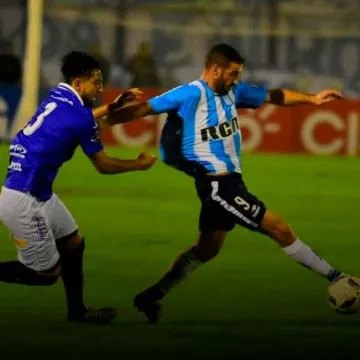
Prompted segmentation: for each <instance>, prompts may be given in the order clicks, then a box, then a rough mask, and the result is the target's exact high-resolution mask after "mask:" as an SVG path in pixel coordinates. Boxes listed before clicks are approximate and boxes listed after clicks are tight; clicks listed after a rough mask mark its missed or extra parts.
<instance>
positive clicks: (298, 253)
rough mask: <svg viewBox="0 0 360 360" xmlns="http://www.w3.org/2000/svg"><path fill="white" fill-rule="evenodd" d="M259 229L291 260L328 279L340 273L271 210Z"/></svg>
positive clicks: (266, 214) (333, 278) (331, 279)
mask: <svg viewBox="0 0 360 360" xmlns="http://www.w3.org/2000/svg"><path fill="white" fill-rule="evenodd" d="M260 231H261V232H262V233H264V234H266V235H268V236H270V237H271V238H272V239H274V240H275V241H276V242H277V243H278V244H279V245H280V247H281V248H282V249H283V251H284V252H285V253H286V254H287V255H289V256H290V257H291V258H292V259H293V260H295V261H296V262H298V263H299V264H301V265H303V266H305V267H307V268H309V269H311V270H313V271H315V272H316V273H318V274H320V275H322V276H324V277H326V278H327V279H328V280H329V281H334V280H335V279H336V278H338V277H339V276H340V275H341V272H339V271H337V270H336V269H335V268H333V267H332V266H331V265H329V264H328V263H327V262H326V261H325V260H324V259H323V258H321V257H320V256H319V255H317V254H316V253H315V252H314V251H313V250H312V249H311V248H310V247H309V246H308V245H306V244H305V243H303V242H302V241H301V240H300V239H299V238H298V237H297V235H296V234H295V233H294V231H293V230H292V229H291V227H290V225H289V224H288V223H287V222H286V221H285V220H283V219H282V218H281V217H280V216H278V215H276V214H275V213H274V212H273V211H270V210H267V211H266V212H265V215H264V218H263V220H262V222H261V226H260Z"/></svg>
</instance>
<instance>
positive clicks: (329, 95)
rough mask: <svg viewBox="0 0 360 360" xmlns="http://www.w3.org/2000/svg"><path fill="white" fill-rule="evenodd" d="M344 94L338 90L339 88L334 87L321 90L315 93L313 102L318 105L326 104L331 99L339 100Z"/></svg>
mask: <svg viewBox="0 0 360 360" xmlns="http://www.w3.org/2000/svg"><path fill="white" fill-rule="evenodd" d="M343 98H344V95H343V94H342V93H341V92H339V91H337V90H332V89H327V90H323V91H320V92H319V93H317V94H315V95H314V96H313V99H312V100H313V103H314V104H316V105H321V104H325V103H327V102H329V101H334V100H338V99H343Z"/></svg>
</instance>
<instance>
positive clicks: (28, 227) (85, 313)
mask: <svg viewBox="0 0 360 360" xmlns="http://www.w3.org/2000/svg"><path fill="white" fill-rule="evenodd" d="M61 70H62V74H63V77H64V82H62V83H60V84H58V85H57V86H56V87H55V88H53V89H52V90H51V91H50V92H49V95H48V97H47V99H46V100H45V101H44V102H43V103H42V104H41V105H40V107H39V108H38V110H37V111H36V113H35V114H34V116H33V117H32V119H30V121H29V122H28V124H27V125H26V126H25V127H24V128H23V129H22V130H21V131H20V132H19V133H18V134H17V135H16V136H15V137H14V138H13V140H12V142H11V145H10V162H9V167H8V173H7V176H6V180H5V183H4V185H3V187H2V190H1V194H0V220H1V221H3V222H4V224H5V226H6V227H8V229H9V230H10V232H11V234H12V237H13V239H14V241H15V244H16V245H17V248H18V260H17V261H8V262H1V263H0V282H7V283H18V284H24V285H51V284H54V283H55V282H56V281H57V279H58V277H59V276H61V278H62V280H63V282H64V287H65V292H66V296H67V306H68V320H69V321H76V322H90V323H104V322H108V321H110V320H111V319H113V318H114V317H115V315H116V310H115V309H114V308H101V309H88V308H87V307H86V306H85V304H84V301H83V252H84V248H85V242H84V238H83V237H82V236H81V235H80V232H79V230H78V226H77V224H76V222H75V220H74V218H73V217H72V215H71V214H70V212H69V210H68V209H67V208H66V207H65V205H64V204H63V203H62V202H61V200H60V199H59V198H58V197H57V196H56V194H54V193H53V190H52V185H53V182H54V180H55V177H56V175H57V173H58V171H59V169H60V167H61V166H62V164H63V163H64V162H66V161H68V160H70V159H71V158H72V156H73V154H74V151H75V149H76V148H77V147H78V146H80V147H81V148H82V150H83V152H84V153H85V154H86V155H87V156H88V157H89V158H90V160H91V161H92V163H93V164H94V166H95V168H96V169H97V170H98V171H99V172H100V173H102V174H120V173H124V172H127V171H136V170H147V169H149V168H150V167H151V166H152V165H153V164H154V162H155V160H156V158H155V157H154V156H151V155H148V154H146V153H143V154H140V156H139V157H138V158H137V159H134V160H120V159H116V158H112V157H109V156H108V155H107V154H106V153H105V151H104V149H103V145H102V143H101V141H100V139H99V136H98V126H97V123H96V121H95V117H96V118H105V117H106V116H108V115H111V113H112V112H113V111H116V109H117V108H119V107H120V106H122V105H123V104H124V102H125V101H130V100H133V99H134V98H136V95H137V91H136V89H135V90H134V91H130V92H127V93H124V94H122V96H119V97H118V98H117V99H116V100H115V101H114V102H113V103H111V104H108V105H103V106H101V107H99V108H96V109H94V111H93V110H92V107H93V105H94V101H95V99H96V97H97V96H98V95H99V94H100V93H101V92H102V91H103V83H102V75H101V69H100V64H99V63H98V62H97V61H96V60H95V59H93V58H92V57H91V56H89V55H87V54H85V53H82V52H71V53H69V54H67V55H66V56H65V57H64V59H63V64H62V68H61Z"/></svg>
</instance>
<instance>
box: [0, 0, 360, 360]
mask: <svg viewBox="0 0 360 360" xmlns="http://www.w3.org/2000/svg"><path fill="white" fill-rule="evenodd" d="M30 3H31V1H24V0H9V1H6V0H0V139H1V141H2V142H3V143H4V144H3V145H2V146H0V169H1V170H0V179H2V178H3V177H4V176H5V173H6V166H7V162H8V155H7V145H6V144H7V142H8V141H9V140H10V139H11V136H12V134H13V133H14V132H15V131H16V130H17V129H19V128H21V127H22V125H23V124H24V122H26V121H27V120H28V116H27V115H26V114H31V112H32V111H33V109H34V108H35V107H36V106H37V104H38V102H39V101H41V99H42V98H43V97H44V96H46V93H47V91H48V89H49V88H50V87H51V86H53V85H55V84H56V83H57V82H58V81H60V71H59V64H60V60H61V57H62V56H63V55H64V54H65V53H66V52H68V51H69V50H71V49H80V50H84V51H87V52H90V53H92V54H93V55H95V56H97V57H98V58H99V59H100V61H101V62H102V64H103V68H104V74H105V80H106V91H105V93H104V96H103V99H102V101H108V100H110V99H111V98H113V97H114V96H115V94H117V92H118V91H119V89H123V88H128V87H130V86H139V87H141V88H142V89H144V90H145V93H146V96H152V95H154V94H157V93H159V92H161V91H163V90H166V89H168V88H170V87H173V86H176V85H178V84H181V83H184V82H188V81H191V80H193V79H195V78H197V77H198V76H199V74H200V72H201V69H202V66H203V58H204V54H205V53H206V51H207V49H208V48H209V46H211V45H212V44H214V43H216V42H219V41H224V42H228V43H230V44H232V45H234V46H236V47H237V48H238V49H239V51H240V52H241V53H242V54H243V56H244V57H245V58H246V72H245V74H244V78H245V79H247V80H251V81H253V82H255V83H259V84H265V85H267V86H269V87H280V86H284V87H289V88H295V89H299V90H302V91H308V92H313V91H317V90H319V89H321V88H325V87H335V88H337V89H340V90H342V91H343V92H344V93H345V95H346V97H347V100H344V101H337V102H334V103H332V104H329V105H325V106H322V107H313V106H302V107H297V108H286V109H285V108H277V107H274V106H268V105H267V106H264V107H262V108H260V109H258V110H256V111H241V112H240V113H241V114H240V115H241V117H240V119H241V126H242V131H243V138H244V145H243V148H244V150H245V154H244V156H243V167H244V171H245V178H246V180H247V181H248V183H249V187H250V189H251V190H252V191H253V192H255V193H257V194H258V195H259V196H260V197H262V198H263V199H264V200H265V202H266V203H267V204H269V205H270V207H273V208H275V209H276V210H278V211H279V213H281V214H282V215H283V216H285V217H286V218H287V219H289V221H290V222H291V223H292V224H293V225H294V227H295V229H296V230H297V231H298V232H299V234H300V236H301V238H302V239H303V240H304V241H306V242H308V243H309V244H310V245H311V246H313V247H314V248H315V249H317V250H318V251H319V253H321V254H322V255H324V256H325V257H326V258H328V259H329V260H330V261H331V262H333V263H335V265H336V266H339V267H341V268H343V269H344V270H345V271H348V272H352V273H357V274H360V264H359V260H358V259H359V255H358V254H359V251H360V244H359V230H360V227H359V213H358V204H359V202H360V201H359V200H360V193H359V186H358V184H359V181H360V166H359V159H358V156H359V154H360V130H359V127H360V124H359V121H360V120H359V115H360V100H359V99H360V22H359V20H358V14H359V10H360V2H359V1H358V0H221V1H220V0H216V1H215V0H137V1H136V0H87V1H86V0H44V1H43V9H42V11H43V14H41V11H40V13H39V10H40V5H41V2H40V0H38V1H37V0H34V1H33V2H32V4H33V5H34V6H35V8H37V11H35V12H32V16H34V18H35V19H36V16H38V17H39V19H40V20H39V19H38V20H36V21H35V22H31V21H29V17H28V16H29V14H30V13H31V11H30V10H31V9H30V8H29V6H28V5H29V4H30ZM35 8H34V9H35ZM39 15H40V16H39ZM30 27H32V29H33V30H34V29H35V30H34V31H35V35H34V36H32V37H31V36H30V37H29V36H28V35H29V32H28V30H29V28H30ZM38 30H41V34H40V33H39V32H38ZM37 41H38V42H39V41H40V43H39V45H38V46H36V45H34V46H33V47H32V48H31V47H30V50H31V51H30V53H31V55H29V51H28V50H29V46H28V45H29V43H31V42H33V43H34V44H36V42H37ZM40 44H41V46H40ZM25 58H27V61H24V59H25ZM37 58H38V59H39V61H38V65H39V66H37V65H36V64H37ZM27 62H28V63H31V62H32V64H35V65H33V66H32V67H31V68H30V70H29V69H27V67H26V63H27ZM37 69H38V70H37ZM22 75H24V76H22ZM22 94H27V95H26V96H25V97H23V100H22V101H20V99H21V95H22ZM162 123H163V117H148V118H145V119H138V120H136V121H134V122H133V123H131V124H127V125H126V126H117V127H115V128H114V129H113V130H112V131H109V132H106V133H104V134H103V139H104V142H105V143H106V144H107V146H108V148H109V151H110V152H111V153H114V154H117V155H119V156H122V157H132V156H135V155H136V154H137V153H138V152H139V151H140V150H142V149H144V148H146V149H148V148H151V149H152V151H154V152H155V151H156V146H157V141H158V134H159V131H160V130H161V126H162ZM309 155H310V156H309ZM325 155H326V156H325ZM55 190H56V191H57V192H58V194H59V195H60V196H61V198H62V199H63V200H64V202H65V203H66V204H67V205H68V207H69V208H70V210H71V211H72V212H73V214H74V216H75V217H76V219H77V220H78V223H79V225H80V228H81V229H82V233H83V234H84V235H85V237H86V238H87V244H88V245H87V252H86V263H85V276H86V284H87V285H86V295H87V299H89V303H90V304H91V305H97V304H103V303H106V304H105V305H107V304H109V305H116V306H119V308H120V311H119V312H120V314H119V318H118V320H117V321H116V322H115V323H114V324H113V325H112V326H109V327H106V328H94V327H90V328H89V327H84V326H76V325H71V326H69V325H68V324H67V323H66V322H65V320H64V311H65V308H64V295H63V291H62V285H61V284H60V283H59V284H57V285H56V286H55V287H54V288H52V289H32V288H21V287H16V286H4V285H0V329H1V330H0V332H1V335H2V336H0V351H1V354H6V355H7V356H4V359H8V358H10V356H12V357H14V356H15V357H16V356H18V357H19V358H20V357H23V356H28V355H29V354H30V353H31V354H32V353H34V354H36V355H37V357H38V358H41V357H45V356H47V357H48V356H50V352H51V357H52V358H54V359H57V358H62V359H63V358H64V357H65V356H66V357H67V358H69V359H72V358H75V357H79V356H80V357H84V356H89V357H91V356H93V357H95V356H102V357H103V358H109V359H110V358H113V357H114V356H115V354H116V355H117V356H121V357H122V358H123V359H125V358H126V359H139V358H140V357H143V356H146V357H147V358H151V359H152V358H167V359H185V358H189V359H190V358H198V359H203V358H204V359H213V358H214V359H215V358H224V359H233V358H240V359H264V358H269V357H270V358H277V359H285V358H286V359H303V358H305V357H307V358H309V359H323V358H324V359H325V358H326V359H332V358H334V359H335V358H336V359H339V358H344V359H345V358H346V357H347V356H349V357H350V356H352V357H353V358H354V356H355V358H357V357H358V350H357V347H356V344H357V342H358V335H359V323H360V320H359V317H358V316H357V317H341V316H340V315H337V314H334V313H332V312H331V310H330V309H329V307H328V306H327V304H326V284H325V283H324V282H323V280H322V279H319V278H317V277H316V276H314V275H313V274H311V273H310V272H308V271H306V270H304V269H302V268H299V267H298V266H297V265H294V264H293V263H292V262H291V261H289V260H288V259H287V258H286V257H285V256H284V255H282V254H281V253H280V251H279V249H278V248H277V247H276V246H275V245H274V244H273V243H271V242H269V241H267V240H266V239H265V238H262V237H261V236H260V235H258V234H253V233H250V232H248V231H246V230H244V229H236V230H235V231H234V232H233V233H232V234H231V236H230V238H229V241H228V242H227V244H226V247H225V249H224V251H223V253H222V254H221V255H220V256H219V258H218V259H216V260H215V261H214V262H213V263H212V264H208V265H206V267H204V269H201V270H200V271H199V273H198V274H195V275H194V277H193V279H191V280H189V281H188V282H187V283H185V284H183V285H182V286H181V288H179V289H178V290H176V291H174V293H172V294H171V295H169V298H168V299H167V301H166V308H165V315H166V317H165V319H164V321H163V323H162V324H160V325H159V326H157V327H156V328H152V327H148V326H147V325H146V324H145V323H144V321H143V319H142V317H141V315H139V314H137V313H135V311H133V309H132V307H131V301H132V297H133V295H134V294H135V293H136V292H137V291H138V290H140V289H142V288H143V287H145V286H147V285H148V284H149V283H150V282H151V281H153V280H154V279H156V278H157V277H158V276H159V275H160V274H161V273H162V271H163V270H164V268H166V266H167V265H168V264H169V262H170V261H171V260H172V259H173V257H174V256H175V255H176V253H177V252H178V251H180V250H183V249H184V248H186V247H188V246H189V245H190V244H191V243H192V242H193V241H194V240H195V236H196V231H197V214H198V211H199V204H198V202H197V200H196V197H195V191H194V189H193V184H192V181H191V180H189V179H188V178H186V177H184V176H183V175H182V174H177V173H176V172H175V171H173V170H171V169H168V168H166V167H165V166H163V165H161V164H159V165H157V166H156V167H155V168H154V169H152V170H151V171H149V172H148V173H139V174H126V175H122V176H119V177H111V178H109V177H102V176H100V175H98V174H96V172H95V171H94V170H93V169H92V168H91V165H90V163H89V162H88V161H87V160H86V159H85V158H84V156H83V155H81V154H77V155H76V158H75V159H74V161H73V162H70V163H69V164H67V165H66V166H65V167H64V169H63V170H62V171H61V172H60V177H59V179H58V180H57V182H56V184H55ZM0 240H1V242H0V260H5V259H10V258H14V256H15V249H14V247H13V246H12V244H11V243H10V242H9V241H8V234H7V231H6V230H5V229H4V227H1V225H0ZM20 344H22V346H20ZM1 356H3V355H1Z"/></svg>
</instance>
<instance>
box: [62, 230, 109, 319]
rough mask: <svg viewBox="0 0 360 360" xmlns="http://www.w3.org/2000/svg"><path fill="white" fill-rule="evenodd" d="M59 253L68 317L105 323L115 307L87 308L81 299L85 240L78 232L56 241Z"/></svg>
mask: <svg viewBox="0 0 360 360" xmlns="http://www.w3.org/2000/svg"><path fill="white" fill-rule="evenodd" d="M56 244H57V248H58V251H59V253H60V263H61V277H62V280H63V282H64V287H65V292H66V300H67V306H68V319H69V321H74V322H89V323H107V322H109V321H110V320H112V319H114V318H115V316H116V309H114V308H101V309H88V308H87V307H86V306H85V304H84V300H83V284H84V277H83V253H84V249H85V241H84V239H83V238H82V237H81V236H80V234H79V232H75V233H74V234H71V235H69V236H66V237H64V238H61V239H58V240H57V241H56Z"/></svg>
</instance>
